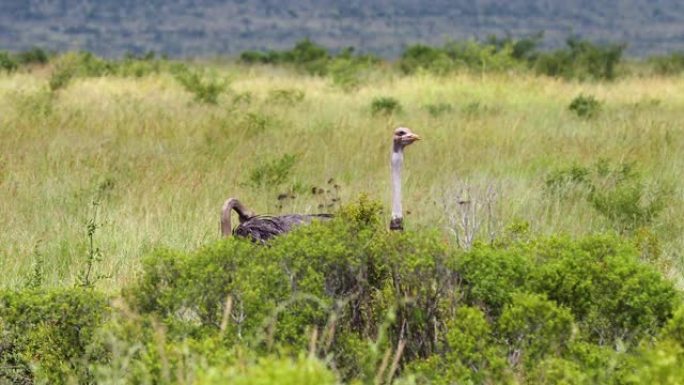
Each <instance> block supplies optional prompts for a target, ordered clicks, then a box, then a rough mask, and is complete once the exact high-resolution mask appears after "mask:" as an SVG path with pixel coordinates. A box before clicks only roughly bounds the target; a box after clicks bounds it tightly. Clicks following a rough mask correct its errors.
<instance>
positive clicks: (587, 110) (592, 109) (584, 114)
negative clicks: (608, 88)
mask: <svg viewBox="0 0 684 385" xmlns="http://www.w3.org/2000/svg"><path fill="white" fill-rule="evenodd" d="M568 109H569V110H570V111H572V112H574V113H575V114H576V115H577V116H579V117H580V118H587V119H589V118H594V117H596V116H598V114H599V113H600V112H601V102H599V101H598V100H596V98H594V97H593V96H591V95H589V96H585V95H579V96H577V97H576V98H574V99H572V102H571V103H570V105H569V106H568Z"/></svg>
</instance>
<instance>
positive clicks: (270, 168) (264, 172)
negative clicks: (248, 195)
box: [248, 154, 297, 188]
mask: <svg viewBox="0 0 684 385" xmlns="http://www.w3.org/2000/svg"><path fill="white" fill-rule="evenodd" d="M295 163H297V156H295V155H292V154H285V155H283V156H282V157H280V158H277V159H272V160H268V161H264V162H261V163H260V164H258V165H257V166H256V167H254V168H253V169H252V170H250V172H249V182H248V184H249V185H250V186H252V187H255V188H259V187H267V188H271V187H276V186H279V185H281V184H283V183H284V182H285V181H286V180H287V178H288V177H289V176H290V173H291V172H292V168H293V167H294V165H295Z"/></svg>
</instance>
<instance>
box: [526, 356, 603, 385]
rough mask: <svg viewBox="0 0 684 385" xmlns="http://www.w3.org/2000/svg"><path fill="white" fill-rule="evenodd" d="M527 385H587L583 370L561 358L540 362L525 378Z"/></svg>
mask: <svg viewBox="0 0 684 385" xmlns="http://www.w3.org/2000/svg"><path fill="white" fill-rule="evenodd" d="M527 383H529V384H540V385H541V384H563V385H580V384H589V383H591V382H589V381H588V380H587V375H586V373H585V372H584V370H583V368H582V367H581V366H580V365H578V364H577V363H575V362H573V361H570V360H566V359H563V358H554V357H550V358H547V359H544V360H542V361H540V362H539V363H538V364H537V366H536V367H535V368H534V369H533V370H532V371H531V373H530V375H529V377H528V378H527Z"/></svg>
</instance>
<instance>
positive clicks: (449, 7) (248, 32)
mask: <svg viewBox="0 0 684 385" xmlns="http://www.w3.org/2000/svg"><path fill="white" fill-rule="evenodd" d="M539 31H544V36H545V39H544V44H545V47H547V48H556V47H560V46H562V45H563V43H564V41H565V39H566V38H567V37H568V36H569V35H572V34H575V35H579V36H581V37H586V38H590V39H592V40H595V41H599V42H600V41H610V42H617V43H627V44H628V48H627V54H629V55H632V56H645V55H652V54H658V53H663V52H671V51H676V50H683V49H684V2H681V1H676V0H655V1H654V0H617V1H608V0H569V1H551V0H515V1H510V0H476V1H471V0H469V1H466V0H452V1H448V0H433V1H429V2H426V1H418V0H397V1H390V0H367V1H359V0H347V1H339V0H318V1H313V0H304V1H301V0H297V1H293V0H280V1H275V0H253V1H252V0H250V1H247V0H228V1H220V0H171V1H168V0H165V1H162V0H146V1H134V0H3V1H1V2H0V49H6V50H7V49H9V50H23V49H27V48H30V47H32V46H39V47H42V48H46V49H50V50H60V51H62V50H74V49H82V50H88V51H91V52H95V53H97V54H99V55H104V56H120V55H122V54H123V53H126V52H134V53H141V52H147V51H155V52H158V53H163V54H167V55H169V56H172V57H179V56H197V55H200V56H213V55H226V54H236V53H239V52H242V51H245V50H253V49H257V50H258V49H282V48H286V47H290V46H292V45H293V44H294V42H296V41H298V40H301V39H302V38H306V37H309V38H311V39H313V40H315V41H316V42H318V43H320V44H323V45H325V46H327V47H331V48H333V49H335V48H343V47H346V46H354V47H356V48H357V49H358V50H360V51H362V52H373V53H376V54H379V55H383V56H386V57H394V56H396V55H398V54H399V53H400V52H401V51H402V49H403V48H405V47H406V46H407V45H410V44H414V43H426V44H441V43H443V42H445V41H447V40H449V39H456V40H461V39H470V38H479V39H483V38H485V37H487V36H488V35H492V34H496V35H499V36H502V35H506V34H511V35H513V36H525V35H529V34H533V33H536V32H539Z"/></svg>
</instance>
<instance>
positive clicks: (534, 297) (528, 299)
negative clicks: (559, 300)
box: [497, 293, 573, 366]
mask: <svg viewBox="0 0 684 385" xmlns="http://www.w3.org/2000/svg"><path fill="white" fill-rule="evenodd" d="M497 328H498V330H499V333H500V334H501V336H502V338H503V340H504V341H505V343H506V345H507V346H508V349H509V361H510V362H511V363H512V364H514V365H515V364H517V363H518V362H526V363H527V364H528V365H530V366H534V365H535V364H536V363H537V362H539V361H540V360H541V358H543V357H545V356H547V355H553V356H559V355H560V354H561V353H562V352H563V350H564V349H565V348H566V346H567V344H568V342H569V341H570V338H571V337H572V333H573V317H572V314H571V313H570V311H569V310H568V309H565V308H562V307H558V306H557V305H556V304H555V303H554V302H553V301H549V300H548V299H546V298H545V297H544V296H542V295H539V294H528V293H517V294H514V295H513V296H512V299H511V302H510V304H508V305H506V306H505V308H504V310H503V312H502V313H501V317H499V320H498V323H497Z"/></svg>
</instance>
